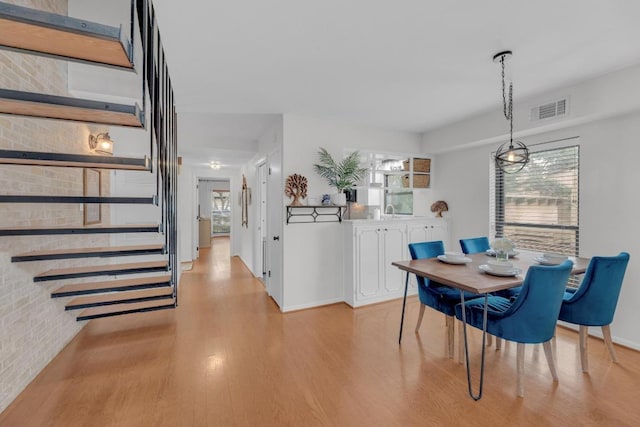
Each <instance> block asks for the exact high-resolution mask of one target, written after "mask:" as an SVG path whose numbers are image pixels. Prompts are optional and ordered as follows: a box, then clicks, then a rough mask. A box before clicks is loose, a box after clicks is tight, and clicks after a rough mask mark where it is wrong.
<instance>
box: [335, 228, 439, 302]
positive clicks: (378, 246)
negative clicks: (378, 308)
mask: <svg viewBox="0 0 640 427" xmlns="http://www.w3.org/2000/svg"><path fill="white" fill-rule="evenodd" d="M344 227H345V234H344V236H345V238H344V244H345V256H346V257H347V259H346V260H345V263H344V300H345V302H346V303H347V304H349V305H350V306H352V307H359V306H361V305H366V304H371V303H375V302H380V301H386V300H390V299H394V298H401V297H402V296H403V293H404V281H405V275H404V273H403V272H402V271H401V270H400V269H398V268H397V267H394V266H392V265H391V263H392V262H393V261H400V260H406V259H409V258H410V255H409V249H408V243H412V242H423V241H426V240H443V241H444V242H445V244H447V242H448V240H449V227H448V225H447V222H446V220H440V219H420V220H416V219H412V220H395V221H394V220H386V221H366V220H363V221H345V223H344ZM412 283H413V284H412V286H411V288H410V290H409V293H410V294H415V293H416V286H415V279H414V280H412Z"/></svg>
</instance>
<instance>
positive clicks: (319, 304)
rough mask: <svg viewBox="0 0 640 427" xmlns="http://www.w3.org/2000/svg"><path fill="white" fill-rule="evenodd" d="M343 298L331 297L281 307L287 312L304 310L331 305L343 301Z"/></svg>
mask: <svg viewBox="0 0 640 427" xmlns="http://www.w3.org/2000/svg"><path fill="white" fill-rule="evenodd" d="M343 302H344V300H343V299H342V298H332V299H329V300H325V301H316V302H311V303H308V304H300V305H292V306H286V307H284V308H283V309H282V312H283V313H289V312H291V311H298V310H306V309H309V308H317V307H322V306H325V305H332V304H338V303H343Z"/></svg>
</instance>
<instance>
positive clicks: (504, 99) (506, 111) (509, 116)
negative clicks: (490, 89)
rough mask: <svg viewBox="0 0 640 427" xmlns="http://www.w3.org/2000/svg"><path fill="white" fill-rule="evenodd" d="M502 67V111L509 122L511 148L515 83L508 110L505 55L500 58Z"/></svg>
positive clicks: (510, 94)
mask: <svg viewBox="0 0 640 427" xmlns="http://www.w3.org/2000/svg"><path fill="white" fill-rule="evenodd" d="M500 64H501V65H502V110H503V113H504V118H505V119H507V120H508V121H509V146H510V147H512V146H513V82H510V83H509V104H508V105H509V106H508V108H507V94H506V85H505V82H504V81H505V78H504V55H503V56H502V58H500Z"/></svg>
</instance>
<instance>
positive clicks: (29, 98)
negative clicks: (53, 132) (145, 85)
mask: <svg viewBox="0 0 640 427" xmlns="http://www.w3.org/2000/svg"><path fill="white" fill-rule="evenodd" d="M0 113H3V114H13V115H18V116H27V117H40V118H45V119H59V120H72V121H76V122H87V123H99V124H104V125H115V126H130V127H136V128H142V127H144V113H143V112H142V111H141V110H140V108H139V107H138V105H137V104H134V105H124V104H114V103H110V102H101V101H93V100H89V99H79V98H69V97H65V96H57V95H47V94H42V93H34V92H21V91H17V90H11V89H0Z"/></svg>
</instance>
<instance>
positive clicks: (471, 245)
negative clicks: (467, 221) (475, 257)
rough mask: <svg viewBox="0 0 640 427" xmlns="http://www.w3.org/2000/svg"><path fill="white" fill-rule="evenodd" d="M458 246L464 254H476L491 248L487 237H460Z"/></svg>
mask: <svg viewBox="0 0 640 427" xmlns="http://www.w3.org/2000/svg"><path fill="white" fill-rule="evenodd" d="M460 248H462V252H463V253H465V254H477V253H480V252H486V251H487V250H488V249H491V245H490V244H489V238H488V237H474V238H472V239H460Z"/></svg>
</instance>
